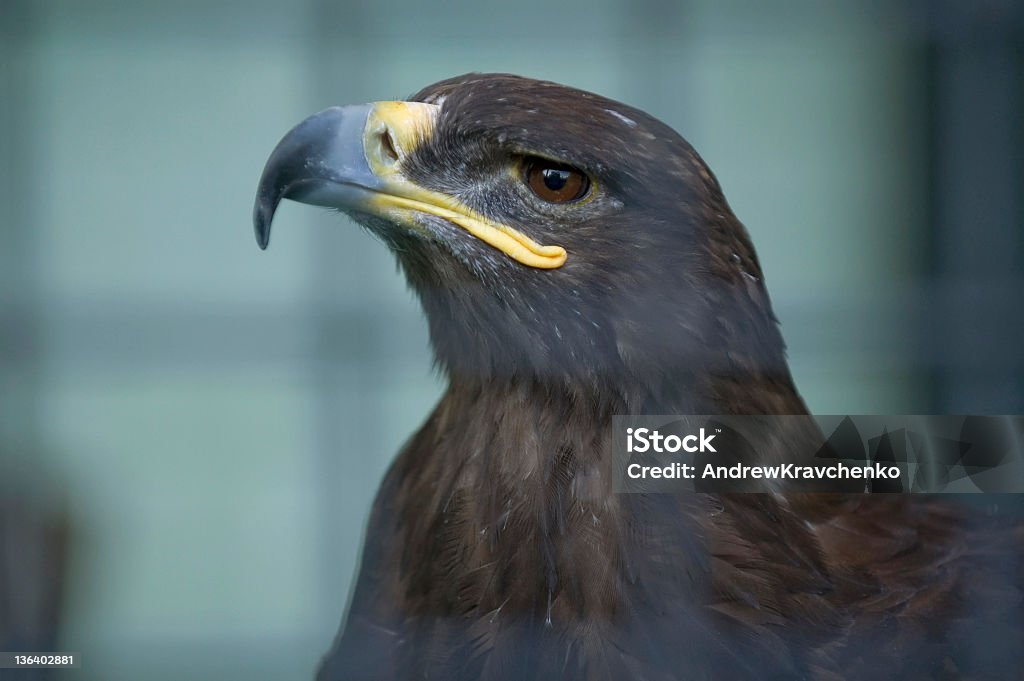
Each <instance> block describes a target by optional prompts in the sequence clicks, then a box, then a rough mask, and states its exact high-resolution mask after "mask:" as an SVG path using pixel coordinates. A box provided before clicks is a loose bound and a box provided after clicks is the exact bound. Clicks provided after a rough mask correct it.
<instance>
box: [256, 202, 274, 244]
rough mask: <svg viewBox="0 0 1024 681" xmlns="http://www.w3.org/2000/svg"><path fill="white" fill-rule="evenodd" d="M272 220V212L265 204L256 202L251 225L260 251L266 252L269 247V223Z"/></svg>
mask: <svg viewBox="0 0 1024 681" xmlns="http://www.w3.org/2000/svg"><path fill="white" fill-rule="evenodd" d="M273 219H274V211H273V209H271V208H270V207H269V206H268V205H267V204H266V203H265V202H263V201H257V202H256V207H255V209H254V210H253V212H252V225H253V229H254V230H255V232H256V243H257V244H259V247H260V250H263V251H265V250H267V246H269V245H270V223H271V222H272V221H273Z"/></svg>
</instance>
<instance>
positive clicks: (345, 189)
mask: <svg viewBox="0 0 1024 681" xmlns="http://www.w3.org/2000/svg"><path fill="white" fill-rule="evenodd" d="M439 110H440V107H438V106H437V105H434V104H424V103H420V102H376V103H372V104H361V105H356V106H344V107H332V108H330V109H326V110H324V111H321V112H320V113H318V114H314V115H313V116H310V117H309V118H307V119H306V120H304V121H302V122H301V123H299V124H298V125H297V126H295V127H294V128H293V129H292V130H291V131H290V132H289V133H288V134H287V135H285V136H284V138H283V139H282V140H281V141H280V143H278V145H277V147H276V148H275V149H274V151H273V153H271V155H270V158H269V159H268V160H267V165H266V167H265V168H264V170H263V176H262V177H261V178H260V184H259V188H258V189H257V192H256V204H255V207H254V208H253V226H254V228H255V230H256V241H257V243H258V244H259V246H260V248H264V249H265V248H266V247H267V245H268V244H269V243H270V228H271V224H272V223H273V219H274V213H275V211H276V210H277V206H278V204H280V202H281V200H282V199H292V200H294V201H299V202H300V203H308V204H312V205H316V206H327V207H331V208H339V209H341V210H348V211H360V212H364V213H369V214H371V215H378V216H381V217H384V218H386V219H388V220H390V221H392V222H394V223H396V224H399V225H403V226H406V227H408V228H410V229H420V227H418V223H417V217H418V216H419V215H422V214H424V213H426V214H431V215H434V216H437V217H440V218H442V219H445V220H447V221H449V222H451V223H453V224H455V225H457V226H459V227H461V228H462V229H464V230H466V231H467V232H469V233H470V234H472V235H473V236H475V237H476V238H478V239H480V240H481V241H484V242H486V243H488V244H490V245H491V246H493V247H494V248H497V249H498V250H500V251H502V252H504V253H505V254H506V255H508V256H509V257H511V258H513V259H515V260H517V261H518V262H520V263H522V264H523V265H527V266H529V267H536V268H541V269H552V268H557V267H561V266H562V264H563V263H564V262H565V259H566V253H565V249H564V248H562V247H561V246H543V245H541V244H538V243H537V242H535V241H533V240H532V239H530V238H529V237H528V236H526V235H525V234H523V233H522V232H519V231H518V230H516V229H515V228H513V227H511V226H508V225H502V224H500V223H497V222H495V221H493V220H491V219H489V218H487V217H485V216H483V215H481V214H479V213H477V212H476V211H474V210H472V209H471V208H469V207H468V206H466V205H464V204H462V203H461V202H459V201H458V200H456V199H455V198H454V197H452V196H449V195H446V194H442V193H439V192H436V191H433V190H429V189H426V188H424V187H421V186H420V185H418V184H416V183H414V182H412V181H410V180H409V179H408V178H407V177H406V176H405V175H404V173H403V172H402V162H403V161H404V160H405V159H406V158H407V157H408V156H409V155H410V154H412V153H414V152H415V150H416V148H417V147H419V146H420V145H421V144H425V143H427V142H428V141H429V140H430V138H431V136H432V135H433V134H434V129H435V126H436V122H437V116H438V112H439Z"/></svg>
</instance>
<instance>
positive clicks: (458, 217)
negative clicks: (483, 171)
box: [376, 194, 566, 270]
mask: <svg viewBox="0 0 1024 681" xmlns="http://www.w3.org/2000/svg"><path fill="white" fill-rule="evenodd" d="M376 199H377V201H379V202H380V203H381V204H383V205H384V206H388V207H394V208H399V209H405V210H413V211H418V212H421V213H429V214H431V215H436V216H437V217H439V218H443V219H445V220H448V221H449V222H452V223H455V224H456V225H458V226H459V227H462V228H463V229H464V230H466V231H467V232H469V233H470V234H472V235H473V236H475V237H476V238H477V239H480V240H481V241H483V242H484V243H486V244H489V245H490V246H493V247H494V248H497V249H498V250H499V251H501V252H502V253H504V254H505V255H507V256H509V257H510V258H512V259H514V260H516V261H518V262H520V263H522V264H523V265H526V266H527V267H536V268H538V269H543V270H551V269H556V268H558V267H561V266H562V265H564V264H565V259H566V253H565V249H564V248H562V247H561V246H542V245H541V244H538V243H537V242H536V241H534V240H533V239H531V238H530V237H528V236H526V235H525V234H522V233H520V232H518V231H516V230H514V229H512V228H511V227H506V226H504V225H499V224H495V223H493V222H491V221H489V220H487V219H486V218H484V217H483V216H479V217H478V216H475V215H471V214H467V213H465V212H462V211H456V210H452V209H450V208H445V207H444V206H438V205H436V204H433V203H426V202H424V201H417V200H416V199H409V198H406V197H404V196H396V195H394V194H378V195H377V197H376Z"/></svg>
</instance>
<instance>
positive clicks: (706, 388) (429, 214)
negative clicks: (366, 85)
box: [254, 74, 1024, 681]
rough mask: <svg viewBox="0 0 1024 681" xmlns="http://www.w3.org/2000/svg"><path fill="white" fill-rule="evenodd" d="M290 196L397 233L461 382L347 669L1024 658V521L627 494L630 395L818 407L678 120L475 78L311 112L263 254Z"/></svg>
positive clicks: (910, 676)
mask: <svg viewBox="0 0 1024 681" xmlns="http://www.w3.org/2000/svg"><path fill="white" fill-rule="evenodd" d="M283 199H292V200H296V201H300V202H304V203H310V204H315V205H320V206H330V207H333V208H336V209H339V210H341V211H343V212H345V213H347V214H349V215H350V216H351V217H352V218H353V219H354V220H355V221H356V222H358V223H360V224H362V225H363V226H365V227H366V228H367V229H369V230H370V231H371V232H372V233H374V234H375V235H376V236H378V237H379V238H380V239H381V240H382V241H383V242H384V243H385V244H386V245H388V246H389V247H390V248H391V250H392V251H393V253H394V255H395V257H396V259H397V260H398V262H399V265H400V266H401V269H402V271H403V272H404V274H405V276H406V278H407V279H408V281H409V283H410V286H411V287H412V289H413V290H414V291H415V293H416V295H417V296H418V298H419V300H420V303H421V305H422V307H423V309H424V312H425V314H426V319H427V323H428V327H429V331H430V342H431V345H432V348H433V351H434V353H435V356H436V359H437V363H438V366H439V367H440V368H441V370H442V371H443V372H444V376H445V378H446V379H447V387H446V390H445V392H444V394H443V396H442V398H441V399H440V401H439V403H438V404H437V405H436V407H435V409H434V411H433V413H432V414H430V416H429V417H428V418H427V419H426V421H425V423H424V424H423V425H422V427H421V428H420V429H419V431H418V432H417V433H416V434H414V435H413V437H412V438H411V439H410V440H409V442H408V443H407V444H406V445H405V446H404V448H403V449H402V451H401V452H400V453H399V455H398V457H397V459H396V460H395V462H394V463H393V464H392V466H391V467H390V469H389V470H388V472H387V474H386V476H385V478H384V481H383V483H382V485H381V488H380V491H379V493H378V495H377V498H376V501H375V503H374V507H373V511H372V514H371V517H370V522H369V526H368V528H367V532H366V540H365V545H364V548H363V553H362V557H361V560H360V567H359V571H358V578H357V580H356V586H355V590H354V591H353V594H352V597H351V600H350V604H349V608H348V612H347V614H346V616H345V619H344V622H343V624H342V627H341V630H340V632H339V635H338V637H337V639H336V641H335V643H334V646H333V647H332V649H331V651H330V652H329V653H328V654H327V656H326V657H325V658H324V660H323V663H322V666H321V668H320V672H319V679H320V681H340V680H342V679H346V680H349V679H374V680H375V681H379V680H382V679H383V680H394V681H398V680H400V679H424V678H432V679H446V680H449V681H460V680H469V679H474V680H485V681H487V680H490V681H496V680H501V681H506V680H508V681H511V680H513V679H515V680H522V681H526V680H527V679H530V680H532V679H538V678H543V679H553V678H558V679H581V680H582V679H587V680H599V681H619V680H623V679H650V680H655V679H656V680H658V681H683V680H687V681H691V680H692V681H696V680H708V679H731V680H733V679H734V680H737V681H755V680H756V681H761V680H763V679H780V680H781V679H814V680H817V681H857V680H861V679H900V680H901V681H919V680H920V681H924V680H925V679H929V680H930V679H949V680H951V679H1011V678H1019V670H1020V668H1021V666H1022V663H1024V655H1022V651H1024V618H1022V616H1021V602H1022V589H1024V569H1022V568H1024V565H1022V557H1024V528H1022V527H1021V526H1020V525H1006V524H1003V523H1002V522H1001V521H999V520H997V519H995V518H991V517H984V516H979V515H973V514H971V513H969V512H968V511H966V510H964V509H962V508H960V507H957V506H954V505H948V504H945V503H942V502H940V501H937V500H935V499H932V498H926V497H924V496H923V495H920V496H918V495H902V494H892V495H867V494H863V495H838V494H833V495H824V494H822V495H811V494H804V495H795V494H794V495H790V494H781V493H778V494H732V495H730V494H721V495H719V494H686V495H682V494H680V495H670V494H616V493H614V492H613V489H612V481H611V437H612V434H611V427H610V426H611V421H612V417H613V416H614V415H617V414H721V415H744V414H755V415H800V414H807V408H806V406H805V404H804V402H803V400H802V399H801V397H800V394H799V392H798V391H797V389H796V386H795V385H794V382H793V379H792V376H791V374H790V370H789V366H788V363H787V359H786V354H785V346H784V343H783V340H782V335H781V333H780V330H779V327H778V323H777V321H776V318H775V315H774V313H773V311H772V305H771V301H770V298H769V295H768V291H767V288H766V286H765V277H764V273H763V271H762V268H761V264H760V262H759V260H758V258H757V255H756V252H755V250H754V247H753V244H752V243H751V239H750V235H749V234H748V232H747V230H746V229H745V228H744V226H743V225H742V224H741V223H740V221H739V220H738V219H737V218H736V216H735V215H734V214H733V212H732V210H731V209H730V207H729V205H728V203H727V202H726V200H725V198H724V196H723V193H722V190H721V187H720V186H719V183H718V181H717V180H716V179H715V176H714V174H713V173H712V172H711V171H710V169H709V168H708V167H707V165H706V164H705V163H704V161H703V160H702V159H701V157H700V156H699V155H698V154H697V153H696V152H695V151H694V149H693V148H692V147H691V146H690V145H689V144H688V143H687V142H686V141H685V140H683V138H682V137H680V136H679V135H678V134H677V133H676V132H675V131H673V130H672V129H671V128H669V127H668V126H666V125H665V124H664V123H662V122H660V121H658V120H657V119H655V118H653V117H652V116H650V115H648V114H646V113H644V112H643V111H640V110H638V109H635V108H632V107H629V106H627V105H625V104H622V103H620V102H615V101H613V100H610V99H606V98H603V97H601V96H599V95H596V94H592V93H587V92H582V91H580V90H575V89H573V88H569V87H564V86H561V85H557V84H554V83H549V82H543V81H536V80H531V79H527V78H520V77H516V76H511V75H506V74H467V75H464V76H459V77H456V78H452V79H450V80H446V81H442V82H440V83H435V84H434V85H431V86H428V87H426V88H424V89H423V90H422V91H420V92H419V93H417V94H416V95H414V96H412V97H411V98H410V99H409V101H401V102H377V103H373V104H366V105H359V106H346V107H335V108H332V109H327V110H326V111H323V112H321V113H319V114H316V115H314V116H312V117H311V118H308V119H307V120H305V121H303V122H302V123H300V124H299V125H298V126H296V127H295V128H294V129H293V130H292V131H291V132H289V133H288V134H287V135H285V137H284V139H282V140H281V142H280V144H278V146H277V148H276V149H274V151H273V153H272V154H271V156H270V159H269V161H268V162H267V165H266V169H265V170H264V172H263V176H262V178H261V180H260V185H259V189H258V192H257V197H256V206H255V209H254V224H255V229H256V238H257V241H258V242H259V245H260V246H261V247H264V248H265V247H266V245H267V243H268V241H269V236H270V226H271V222H272V220H273V216H274V212H275V210H276V208H277V206H278V204H279V203H280V201H281V200H283ZM768 446H771V447H777V448H778V447H782V446H783V445H780V444H778V443H776V444H772V445H768ZM768 454H772V455H774V454H778V452H769V453H768Z"/></svg>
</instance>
